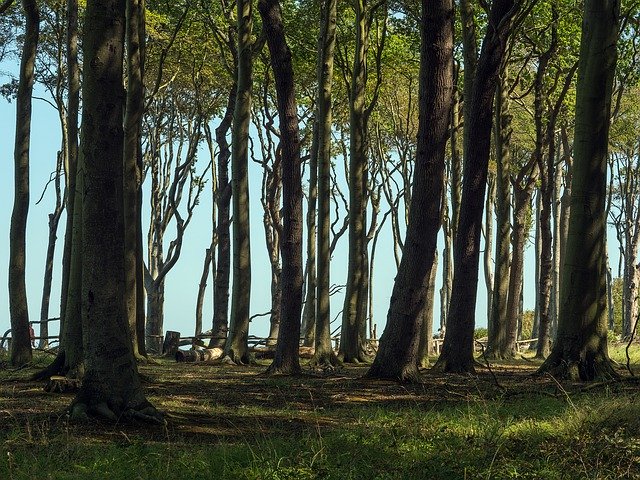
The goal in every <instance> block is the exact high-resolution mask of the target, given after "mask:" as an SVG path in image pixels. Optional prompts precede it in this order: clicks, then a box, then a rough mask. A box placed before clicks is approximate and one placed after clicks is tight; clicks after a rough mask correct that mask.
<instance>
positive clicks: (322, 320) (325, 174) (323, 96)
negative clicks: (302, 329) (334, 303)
mask: <svg viewBox="0 0 640 480" xmlns="http://www.w3.org/2000/svg"><path fill="white" fill-rule="evenodd" d="M336 5H337V0H323V2H322V18H321V20H320V22H321V26H320V30H321V32H320V40H319V48H318V50H319V55H318V72H317V76H318V102H317V103H318V114H317V115H318V117H317V118H318V276H317V283H318V293H317V295H316V334H315V353H314V357H313V359H312V363H313V364H316V365H327V364H328V365H334V364H335V363H336V360H337V357H336V356H335V354H334V352H333V346H332V345H331V331H330V324H331V314H330V308H329V289H330V285H331V283H330V282H331V281H330V266H329V264H330V261H331V248H330V244H331V239H330V233H331V113H332V111H331V88H332V80H333V54H334V49H335V44H336Z"/></svg>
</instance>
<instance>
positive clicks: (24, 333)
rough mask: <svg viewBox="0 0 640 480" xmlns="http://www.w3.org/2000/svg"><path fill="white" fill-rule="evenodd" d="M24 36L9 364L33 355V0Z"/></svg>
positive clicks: (26, 6) (36, 18) (28, 2)
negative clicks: (28, 270)
mask: <svg viewBox="0 0 640 480" xmlns="http://www.w3.org/2000/svg"><path fill="white" fill-rule="evenodd" d="M22 8H23V10H24V13H25V18H26V22H25V38H24V44H23V46H22V58H21V60H20V81H19V84H18V94H17V97H16V136H15V147H14V156H13V158H14V168H15V170H14V181H15V182H14V200H13V211H12V212H11V229H10V233H9V313H10V315H11V364H12V365H13V366H14V367H19V366H22V365H24V364H26V363H29V362H30V361H31V358H32V352H31V338H30V335H29V308H28V306H27V286H26V280H25V267H26V256H27V251H26V247H27V245H26V233H27V215H28V213H29V144H30V140H31V95H32V92H33V82H34V69H35V62H36V49H37V48H38V36H39V33H40V28H39V25H40V12H39V11H38V4H37V2H36V1H35V0H23V1H22Z"/></svg>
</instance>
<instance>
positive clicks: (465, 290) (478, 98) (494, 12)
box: [436, 0, 519, 372]
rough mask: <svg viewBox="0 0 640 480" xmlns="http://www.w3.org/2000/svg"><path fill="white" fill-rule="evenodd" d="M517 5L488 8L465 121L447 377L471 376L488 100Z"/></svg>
mask: <svg viewBox="0 0 640 480" xmlns="http://www.w3.org/2000/svg"><path fill="white" fill-rule="evenodd" d="M518 8H519V4H518V2H515V1H512V0H496V1H494V2H492V4H491V10H490V12H489V17H488V19H487V20H488V25H487V30H486V33H485V37H484V40H483V42H482V49H481V52H480V57H479V59H478V65H477V69H476V75H475V77H474V80H473V89H472V95H471V97H470V98H469V99H467V101H469V100H470V101H471V105H470V110H469V116H468V117H466V118H465V125H466V126H467V128H466V129H465V138H464V145H465V148H464V151H465V159H464V171H463V185H462V201H461V205H460V221H459V224H458V231H457V234H456V239H455V244H454V278H453V287H452V292H451V303H450V306H449V317H448V319H447V330H446V335H445V340H444V344H443V348H442V354H441V355H440V358H439V360H438V363H437V364H436V367H438V368H441V369H443V370H444V371H447V372H470V371H473V370H474V359H473V331H474V326H475V306H476V296H477V286H478V264H479V254H480V249H479V248H480V236H481V235H480V231H481V225H482V213H483V206H484V195H485V185H486V183H487V168H488V163H489V152H490V144H491V127H492V116H493V98H494V96H495V89H496V85H497V79H498V72H499V70H500V66H501V64H502V60H503V57H504V54H505V49H506V43H507V39H508V37H509V34H510V32H511V25H512V19H513V16H514V15H515V14H516V12H517V11H518Z"/></svg>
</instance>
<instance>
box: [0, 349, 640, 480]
mask: <svg viewBox="0 0 640 480" xmlns="http://www.w3.org/2000/svg"><path fill="white" fill-rule="evenodd" d="M623 351H624V349H623V348H620V349H618V351H617V355H618V357H619V359H618V360H619V361H620V362H622V361H623V359H624V353H623ZM613 352H614V353H613V356H614V357H615V356H616V353H615V349H613ZM3 360H6V358H3V357H0V449H1V451H0V479H12V480H13V479H32V478H53V479H75V478H82V479H93V478H95V479H120V478H122V479H127V480H131V479H135V478H141V479H161V478H168V479H172V480H173V479H181V478H185V479H187V478H188V479H193V478H212V479H213V478H215V479H264V480H266V479H274V480H275V479H291V480H298V479H325V478H326V479H340V480H347V479H403V478H404V479H447V480H449V479H451V480H454V479H476V478H477V479H481V478H482V479H489V478H496V479H502V478H539V479H577V478H589V479H622V478H640V401H639V400H640V399H639V398H638V393H639V392H640V382H639V381H637V380H636V378H637V376H638V375H639V374H640V349H634V350H633V356H632V369H635V371H637V372H638V373H636V376H635V377H632V376H631V375H630V374H629V373H628V372H627V371H626V369H624V366H622V365H621V366H620V367H619V368H620V373H621V375H622V380H621V381H617V382H608V383H597V384H586V383H559V382H557V381H556V380H554V379H553V378H552V377H549V376H534V375H533V373H534V372H535V370H536V368H537V366H538V364H537V363H536V362H535V361H533V360H530V359H523V360H518V361H513V362H503V363H496V364H492V366H491V369H487V368H478V371H477V373H476V374H475V375H443V374H437V373H433V372H431V371H429V370H426V371H425V372H424V374H423V377H422V383H420V384H415V385H400V384H397V383H393V382H381V381H371V380H366V379H363V378H362V376H363V375H364V373H365V372H366V366H357V367H356V366H347V367H344V368H342V369H340V370H338V371H336V372H333V373H331V374H327V375H317V374H315V373H314V372H311V371H309V372H308V374H307V375H304V376H302V377H296V378H288V377H267V376H264V375H262V373H263V372H264V370H265V365H266V364H267V363H268V362H267V363H265V364H264V365H259V366H252V367H232V366H228V365H219V364H218V365H215V364H213V365H212V364H206V363H197V364H184V363H175V362H171V361H169V360H166V359H160V360H157V361H156V362H155V363H152V364H148V365H143V366H141V367H140V370H141V372H142V374H143V375H144V380H145V389H146V390H145V391H146V394H147V397H148V399H149V400H150V401H151V402H152V403H153V404H154V405H155V406H156V407H157V408H158V409H160V410H161V411H162V412H164V414H165V418H166V425H165V426H151V425H145V424H133V425H132V424H125V423H118V424H106V423H101V422H92V423H89V424H80V425H79V424H74V423H70V422H69V419H68V416H67V414H66V407H68V405H69V404H70V402H71V400H72V399H73V393H67V394H54V393H47V392H45V391H44V390H43V384H42V383H38V382H31V381H29V380H28V378H29V376H30V375H31V374H33V373H34V372H35V371H37V370H38V368H41V367H42V366H44V365H46V362H47V359H46V358H39V360H38V364H36V365H33V366H32V367H30V368H26V369H22V370H12V369H10V368H9V367H8V366H7V364H6V363H2V361H3Z"/></svg>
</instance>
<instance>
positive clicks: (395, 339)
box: [367, 0, 453, 381]
mask: <svg viewBox="0 0 640 480" xmlns="http://www.w3.org/2000/svg"><path fill="white" fill-rule="evenodd" d="M452 19H453V3H452V2H451V0H440V1H437V2H429V1H427V0H423V1H422V20H421V23H420V30H421V48H420V99H419V102H420V109H419V112H420V113H419V123H418V145H417V151H416V166H415V175H414V188H413V195H412V200H411V206H410V211H409V224H408V226H407V236H406V240H405V247H404V249H403V252H402V260H401V262H400V267H399V268H398V274H397V276H396V280H395V282H394V286H393V293H392V295H391V303H390V306H389V312H388V314H387V325H386V327H385V330H384V333H383V334H382V337H381V338H380V346H379V348H378V353H377V355H376V358H375V360H374V362H373V365H371V368H370V369H369V371H368V373H367V376H369V377H372V378H391V379H394V380H400V381H415V380H417V379H418V363H419V361H420V360H422V359H421V358H418V349H419V345H420V341H421V337H423V336H424V335H421V333H422V334H424V330H423V322H424V310H425V301H426V299H427V287H428V284H429V280H430V279H431V278H432V277H433V275H434V272H433V271H432V270H433V269H435V268H436V267H435V266H436V262H435V256H436V246H437V237H438V231H439V230H440V220H441V216H442V211H441V209H442V206H441V203H442V202H441V199H442V189H443V177H444V167H445V164H444V156H445V148H446V144H447V138H448V134H449V132H448V129H449V125H450V121H451V104H452V102H451V99H452V95H453V21H452Z"/></svg>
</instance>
